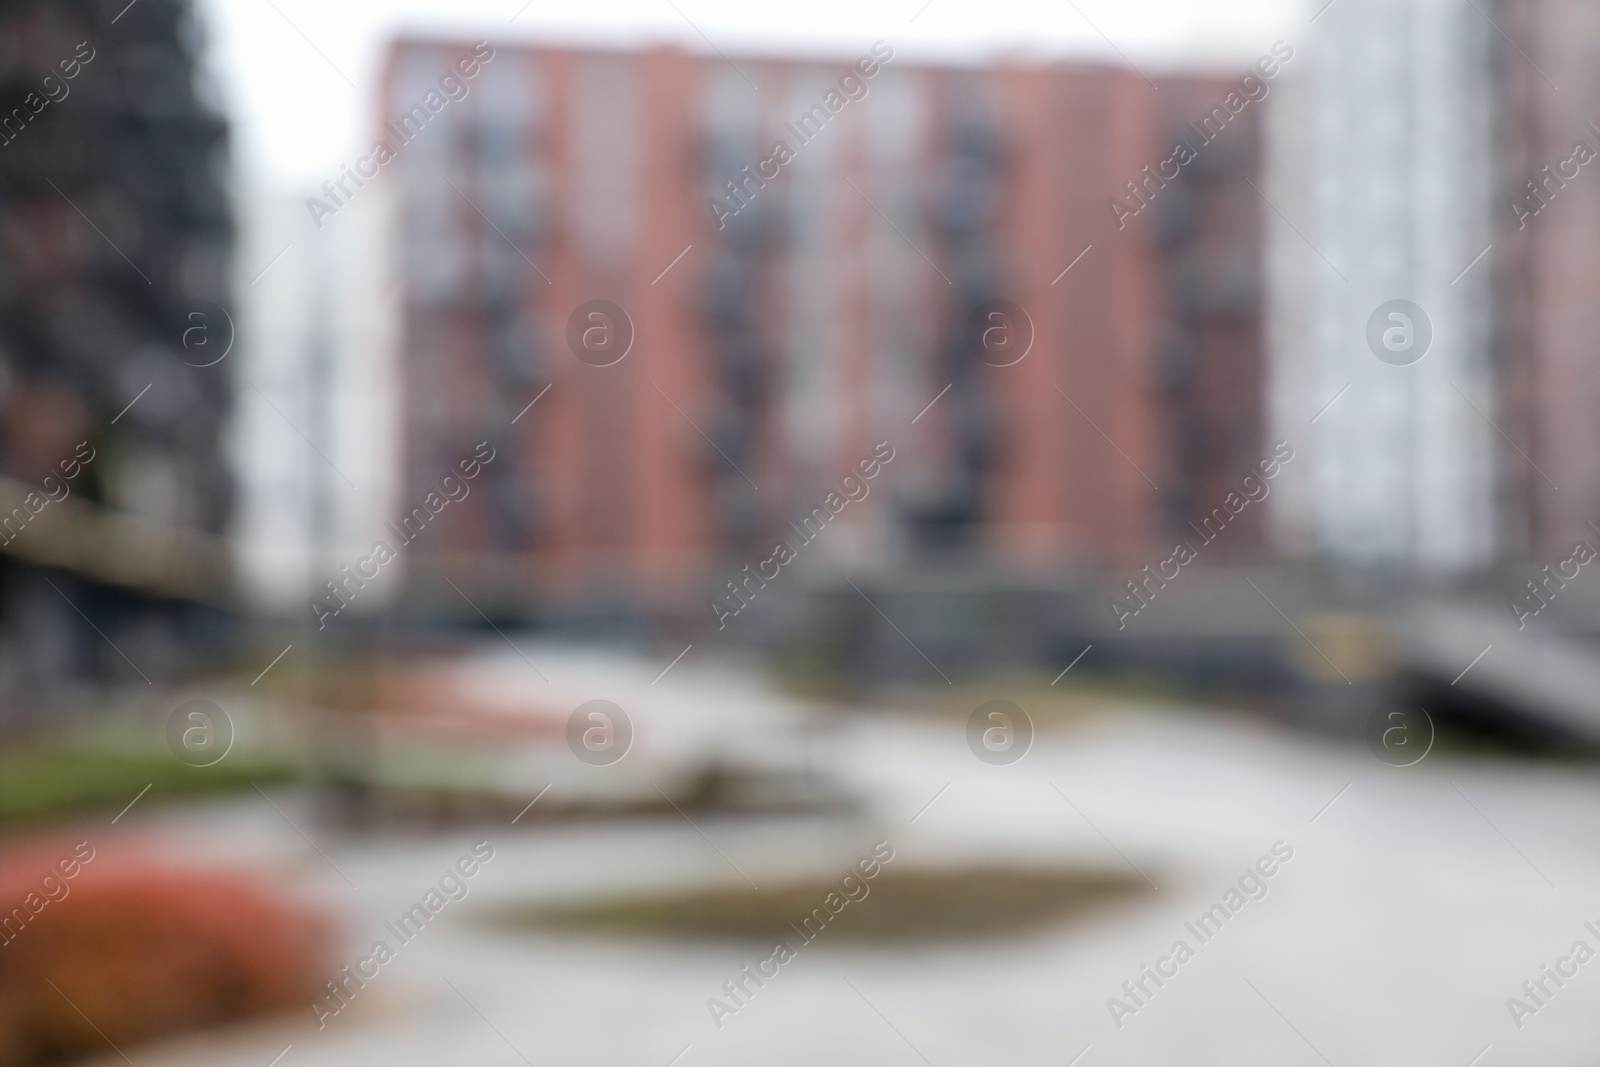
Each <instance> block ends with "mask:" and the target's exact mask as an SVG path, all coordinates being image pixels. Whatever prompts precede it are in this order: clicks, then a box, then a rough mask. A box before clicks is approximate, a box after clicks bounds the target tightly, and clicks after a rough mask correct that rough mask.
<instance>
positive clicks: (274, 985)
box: [0, 847, 329, 1064]
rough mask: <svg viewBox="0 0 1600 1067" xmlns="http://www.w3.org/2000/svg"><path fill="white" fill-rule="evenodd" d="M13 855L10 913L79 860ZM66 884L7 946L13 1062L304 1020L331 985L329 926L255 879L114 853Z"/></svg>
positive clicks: (6, 1059)
mask: <svg viewBox="0 0 1600 1067" xmlns="http://www.w3.org/2000/svg"><path fill="white" fill-rule="evenodd" d="M11 851H12V854H10V855H7V856H5V857H3V858H0V870H3V871H5V872H6V873H5V875H4V876H0V893H3V894H4V895H3V896H0V908H5V909H6V912H5V913H4V914H11V909H12V908H13V907H16V906H19V905H22V904H23V901H24V899H25V898H26V897H27V896H28V894H29V893H30V892H38V891H39V889H40V879H41V878H43V876H44V875H45V874H47V873H49V872H51V871H52V870H53V869H54V868H55V865H56V863H57V861H58V860H60V859H62V858H63V857H67V856H70V855H71V849H70V848H69V847H60V848H57V849H55V850H53V851H50V850H44V849H39V848H37V847H34V848H29V849H26V850H11ZM30 873H31V877H30ZM63 882H64V884H65V885H66V886H67V889H68V891H67V894H66V895H65V896H64V897H62V898H61V899H59V900H55V901H50V902H49V903H47V904H44V905H43V906H42V907H39V904H38V902H39V901H40V900H42V899H44V898H43V894H42V893H41V894H40V895H39V896H36V897H35V898H34V902H35V906H36V907H39V910H38V912H37V914H33V915H31V917H30V919H29V920H28V922H27V924H26V925H25V926H24V927H22V929H21V930H20V932H15V930H14V927H13V931H12V932H10V934H9V936H11V940H9V941H6V942H4V943H3V944H0V1063H5V1064H31V1063H40V1062H47V1061H50V1060H54V1059H61V1058H66V1057H70V1056H77V1055H83V1054H85V1053H90V1052H109V1051H110V1049H109V1048H108V1047H107V1044H106V1042H107V1041H108V1040H109V1041H110V1042H112V1043H114V1044H116V1045H117V1046H119V1047H121V1048H124V1049H126V1048H127V1047H128V1046H129V1045H133V1044H135V1043H137V1042H139V1041H144V1040H149V1039H152V1038H156V1037H160V1036H162V1035H165V1034H170V1033H174V1032H176V1031H180V1030H185V1029H189V1028H191V1027H197V1026H204V1025H207V1024H214V1023H219V1022H224V1021H227V1020H233V1019H242V1018H246V1017H249V1016H253V1015H259V1014H262V1013H267V1012H273V1011H278V1010H283V1009H289V1008H294V1007H303V1006H304V1005H305V1004H306V1003H308V1002H309V1001H310V999H311V998H312V997H313V996H314V995H315V994H316V987H317V986H318V985H319V984H320V982H321V980H322V979H323V978H324V977H325V976H326V965H327V944H328V933H329V928H328V923H327V922H326V920H325V919H324V918H323V917H322V916H321V915H319V914H317V913H314V912H312V911H310V910H308V909H306V908H304V907H301V906H298V905H295V904H291V903H289V902H288V901H286V900H284V899H282V898H280V897H279V896H278V895H276V894H274V893H272V892H270V891H268V890H266V889H265V888H263V887H262V886H261V885H260V884H259V882H258V880H257V879H255V878H252V877H250V876H248V875H245V874H242V873H238V872H231V871H219V870H198V869H184V868H179V867H173V866H163V865H160V864H157V863H154V862H150V861H144V860H139V859H137V858H135V857H132V856H126V857H116V856H109V855H105V854H104V853H103V852H102V853H101V854H100V855H97V856H95V857H94V859H93V860H91V861H90V862H89V863H87V864H85V865H84V866H83V867H82V869H81V870H80V871H78V872H77V874H76V876H75V877H73V878H71V879H65V880H61V881H58V882H55V883H52V889H53V891H54V893H55V894H56V895H60V893H61V890H60V888H59V887H60V885H61V884H63ZM25 910H26V909H25ZM0 917H3V916H0ZM0 939H3V938H0ZM52 983H53V986H54V987H52ZM69 1000H70V1002H69ZM96 1028H98V1030H99V1033H97V1032H96ZM102 1034H103V1035H104V1036H103V1037H102V1036H101V1035H102Z"/></svg>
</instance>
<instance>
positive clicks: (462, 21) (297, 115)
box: [198, 0, 1320, 191]
mask: <svg viewBox="0 0 1600 1067" xmlns="http://www.w3.org/2000/svg"><path fill="white" fill-rule="evenodd" d="M198 3H199V7H200V12H201V17H202V19H203V21H204V24H205V28H206V35H207V40H208V45H209V48H210V58H209V65H210V69H211V72H212V75H213V77H214V78H215V81H216V83H217V86H218V88H219V90H220V92H221V94H222V103H223V105H224V107H225V110H226V111H227V113H228V114H229V116H230V117H231V118H232V119H233V122H234V150H235V152H234V161H235V166H236V167H237V168H238V169H239V171H240V173H241V175H242V176H243V177H245V178H246V180H247V181H248V182H249V183H250V184H251V185H253V186H255V187H256V188H257V189H260V190H263V191H265V190H278V189H284V188H286V187H290V186H300V185H304V184H312V185H315V184H318V183H320V182H321V181H322V180H323V179H324V178H325V177H327V176H328V175H329V174H332V173H335V172H336V171H337V170H338V165H339V164H340V163H341V162H345V161H347V160H348V159H350V158H351V157H352V152H354V151H355V150H357V149H358V148H360V147H361V146H363V145H365V144H366V142H367V141H369V140H370V130H371V127H372V125H373V120H372V115H373V101H374V100H375V96H376V91H375V86H376V79H377V73H378V70H379V65H380V63H381V62H382V57H383V54H384V50H385V49H386V47H387V46H388V43H389V42H390V41H392V40H393V39H394V38H395V37H396V36H398V35H400V34H404V33H413V34H437V35H442V36H450V37H454V38H460V39H467V40H476V39H480V38H486V39H489V40H491V41H494V42H500V41H505V42H508V43H514V42H530V43H532V42H561V43H579V44H589V45H601V46H606V45H613V46H639V45H646V44H653V43H671V44H676V45H679V46H682V47H684V48H686V49H689V50H693V51H699V52H709V51H710V46H708V45H707V43H706V41H707V39H709V40H710V42H711V44H712V45H714V46H715V47H716V48H718V49H720V50H722V51H723V52H726V53H729V54H737V53H752V52H755V53H776V54H793V53H812V54H823V55H835V54H836V55H839V56H841V57H853V56H854V55H855V54H856V53H858V52H860V51H862V50H863V49H864V47H865V46H866V45H868V44H870V43H871V42H872V41H874V40H876V39H878V38H882V39H884V40H886V41H888V42H889V43H890V44H892V45H893V46H894V48H895V51H896V55H897V58H906V59H929V60H942V61H954V62H973V61H983V60H988V59H993V58H996V57H1000V56H1006V55H1019V56H1036V57H1055V56H1069V57H1086V58H1093V59H1099V60H1107V61H1113V62H1116V61H1118V57H1117V53H1116V52H1115V51H1113V48H1112V46H1111V45H1110V44H1108V43H1107V41H1106V38H1110V40H1111V41H1112V42H1115V46H1116V48H1118V49H1120V50H1121V51H1122V52H1123V53H1125V54H1126V56H1127V57H1128V58H1129V59H1130V60H1131V61H1132V62H1133V63H1134V64H1136V65H1137V66H1139V67H1140V68H1141V69H1144V70H1146V71H1147V72H1154V71H1157V70H1165V69H1172V68H1174V67H1188V66H1203V67H1208V68H1217V69H1227V68H1229V67H1232V66H1235V65H1237V66H1240V67H1242V66H1243V65H1244V64H1245V63H1248V62H1250V61H1251V60H1253V59H1254V58H1255V57H1256V56H1258V55H1260V54H1261V53H1263V52H1265V51H1266V49H1267V46H1268V45H1269V44H1271V42H1272V41H1273V40H1274V39H1276V38H1278V37H1283V38H1286V39H1288V40H1289V41H1290V42H1291V43H1293V42H1294V41H1296V40H1297V39H1298V38H1300V37H1303V36H1305V34H1306V33H1308V32H1310V31H1309V28H1308V26H1307V22H1308V10H1309V9H1308V7H1307V0H1070V2H1069V0H1048V2H1044V0H931V2H930V3H927V4H926V6H925V7H924V0H801V2H795V0H582V2H574V0H531V2H527V3H525V0H198ZM1074 6H1075V7H1076V10H1074ZM1319 6H1320V5H1319ZM675 7H676V10H675V9H674V8H675ZM519 9H521V10H520V13H519ZM919 9H921V10H920V13H919ZM913 16H915V21H913ZM691 23H692V25H691ZM1102 33H1104V35H1105V36H1104V37H1102V36H1101V34H1102ZM702 34H703V35H704V36H702ZM319 51H320V52H321V53H322V54H321V55H319V54H318V52H319ZM324 57H326V58H324ZM335 68H337V71H336V70H335ZM346 78H348V79H349V82H353V83H354V85H355V87H354V88H352V87H351V85H350V84H349V83H347V82H346V80H345V79H346ZM356 154H359V152H356Z"/></svg>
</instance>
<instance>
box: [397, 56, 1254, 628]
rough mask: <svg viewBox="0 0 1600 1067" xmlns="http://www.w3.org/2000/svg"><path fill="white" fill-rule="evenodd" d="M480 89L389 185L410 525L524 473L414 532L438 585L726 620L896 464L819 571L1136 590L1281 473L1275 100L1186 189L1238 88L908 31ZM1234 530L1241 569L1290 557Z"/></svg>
mask: <svg viewBox="0 0 1600 1067" xmlns="http://www.w3.org/2000/svg"><path fill="white" fill-rule="evenodd" d="M471 51H472V49H471V46H470V45H468V44H464V43H461V44H447V43H434V42H427V43H424V42H416V41H407V42H402V43H400V44H398V45H396V46H395V48H394V51H393V53H392V56H391V59H390V62H389V66H388V70H387V76H386V79H385V86H384V91H383V116H382V118H383V121H384V122H386V123H392V122H393V121H394V120H395V118H396V116H400V115H404V114H407V113H414V112H413V109H414V107H415V106H416V105H419V104H422V105H424V112H423V114H424V116H425V117H427V116H428V112H427V111H426V107H427V99H428V93H429V91H430V89H431V88H433V87H434V86H437V85H439V84H440V79H441V76H442V74H445V73H447V72H449V71H450V70H451V69H452V67H453V65H454V64H455V63H456V62H457V60H458V59H459V58H460V57H462V56H466V55H469V54H470V53H471ZM460 80H461V81H463V82H464V83H465V86H466V90H467V91H466V95H465V96H464V97H461V98H459V99H456V98H454V96H455V93H454V91H453V92H452V94H451V96H452V98H451V99H448V100H445V99H444V98H442V97H439V96H438V94H435V98H436V100H437V102H438V103H439V104H440V106H439V108H438V109H437V110H436V111H434V112H432V113H431V117H427V121H426V125H425V126H424V127H423V128H421V129H419V130H415V131H412V130H411V129H410V128H409V127H408V128H407V132H408V133H409V134H410V136H411V139H410V140H409V141H408V142H406V143H405V144H404V145H403V146H402V147H399V148H398V150H397V151H396V153H395V157H396V158H395V159H394V161H393V162H391V163H388V164H386V169H387V170H389V171H391V172H393V176H392V178H390V179H389V181H390V185H389V186H388V189H389V193H388V194H387V195H390V196H391V197H392V198H393V218H394V223H395V237H396V246H395V251H396V262H397V263H398V265H399V272H398V276H397V277H396V279H395V280H396V283H397V291H398V296H399V301H398V305H399V314H400V321H399V323H398V325H399V329H398V337H399V349H400V350H399V354H398V358H399V365H400V367H401V378H402V381H403V382H404V388H405V402H404V416H403V424H402V428H401V429H402V435H403V440H404V448H405V457H404V470H405V473H404V477H403V479H402V482H403V486H404V487H403V489H402V493H403V496H402V499H400V500H398V501H396V502H395V505H396V512H397V515H398V514H403V513H405V512H408V511H410V510H411V508H413V507H414V506H416V505H418V504H419V503H421V501H422V500H423V498H424V497H425V495H426V494H427V493H428V492H429V491H430V490H431V489H433V488H434V487H435V485H436V484H437V483H438V481H439V478H440V477H441V476H442V475H443V474H444V473H446V472H447V471H448V470H449V468H450V467H452V466H453V465H454V464H455V463H456V461H457V460H458V459H460V458H462V457H466V456H468V455H470V454H471V453H472V451H473V447H474V445H475V444H476V443H477V442H479V441H483V440H488V441H489V442H490V443H491V445H492V447H493V448H494V449H495V450H496V458H495V460H494V461H492V462H491V463H489V464H488V465H487V466H486V467H485V471H484V474H483V476H482V477H480V478H479V479H478V481H477V482H476V484H475V486H474V492H473V493H472V494H471V495H470V496H469V497H468V498H467V499H466V500H464V501H462V502H461V503H460V504H459V505H452V508H453V509H454V510H455V512H456V513H455V514H454V515H453V516H452V517H451V518H450V520H449V521H448V522H447V523H443V524H440V527H439V529H438V530H437V531H436V533H430V534H429V536H428V538H422V539H419V540H418V541H417V542H416V544H415V545H414V546H411V547H410V548H408V549H407V551H408V552H409V553H410V556H409V558H408V562H407V567H408V574H409V575H410V578H409V586H410V588H411V589H412V590H413V592H416V593H427V594H438V593H439V591H440V590H443V595H446V596H451V597H454V596H455V594H454V593H452V592H450V591H449V587H448V586H446V585H444V583H443V581H442V578H443V577H445V576H446V575H448V576H449V577H451V578H452V580H454V581H456V582H457V584H458V585H461V587H462V588H463V589H464V590H468V591H473V590H475V591H476V593H475V597H476V596H477V595H481V596H484V597H486V598H488V599H489V600H491V601H492V602H494V603H495V604H496V605H498V606H500V607H501V609H502V610H505V611H507V612H509V613H516V612H522V611H526V610H532V609H534V608H536V607H539V606H542V605H560V604H563V603H569V602H573V601H575V600H577V599H580V598H581V599H584V600H585V601H587V602H589V603H614V604H615V605H616V606H617V607H618V608H619V609H632V608H639V607H646V608H648V607H666V606H673V605H676V606H683V605H686V604H693V603H694V602H695V601H696V600H697V599H703V596H704V593H705V591H706V590H707V589H709V588H711V587H713V586H715V585H718V584H721V581H722V579H724V578H726V577H730V576H731V575H732V574H733V573H735V572H738V571H739V569H740V568H741V567H742V566H744V565H745V564H746V563H754V562H755V561H756V560H758V559H760V558H763V557H765V556H766V555H767V554H768V553H769V551H770V549H771V547H772V544H773V542H774V540H775V539H780V538H783V537H785V536H786V534H785V531H786V530H788V529H791V528H792V527H790V525H789V524H791V523H793V522H796V521H798V520H799V519H800V518H801V517H802V516H805V515H807V514H811V513H812V512H813V509H815V508H817V507H819V506H822V505H823V502H824V500H825V498H826V497H827V495H828V493H829V492H830V490H832V489H834V488H835V486H836V484H837V483H838V481H839V479H840V478H841V477H842V476H843V475H844V474H846V473H848V472H850V471H851V470H852V468H854V467H855V465H856V464H857V461H858V460H860V459H861V458H862V457H864V456H866V455H868V454H869V452H870V451H871V449H872V447H873V445H874V443H875V442H878V441H888V442H889V443H890V444H891V445H892V446H893V448H894V449H895V458H894V459H893V461H892V462H890V463H889V464H887V466H886V468H885V471H884V473H883V475H882V476H880V477H879V478H878V479H877V480H876V481H875V482H874V483H873V484H872V486H871V493H870V496H869V498H868V499H866V500H864V501H861V502H859V503H852V504H851V505H850V506H849V507H848V508H846V509H844V510H843V511H842V512H841V513H840V514H839V517H838V519H837V520H836V521H834V522H832V523H831V525H830V526H829V528H828V529H827V531H826V532H825V534H823V535H822V536H819V537H818V538H816V543H815V545H814V546H809V547H807V548H806V549H804V550H803V551H804V552H805V553H806V554H807V555H808V556H816V557H820V558H818V559H815V560H808V562H807V563H806V564H805V566H806V567H808V568H812V570H811V575H812V577H813V578H817V577H819V576H825V575H828V574H837V573H859V572H862V571H867V570H870V571H871V572H872V573H874V574H880V575H881V574H884V573H893V572H895V571H914V570H920V569H925V568H929V567H939V566H946V565H959V566H962V567H970V566H974V565H976V566H979V567H982V568H992V569H993V570H995V572H996V573H1008V572H1009V573H1013V574H1016V573H1020V574H1022V575H1028V576H1032V575H1056V576H1059V575H1061V574H1064V573H1070V572H1072V571H1074V570H1075V569H1079V568H1088V567H1098V566H1110V565H1122V566H1134V567H1136V566H1137V565H1139V564H1142V563H1144V562H1147V561H1148V560H1149V559H1151V558H1154V557H1153V556H1152V553H1154V552H1156V551H1157V550H1158V549H1160V548H1163V547H1170V546H1169V545H1168V542H1169V540H1170V537H1169V535H1170V534H1172V533H1174V532H1176V531H1177V530H1180V529H1183V528H1184V527H1185V524H1186V522H1187V521H1188V520H1190V519H1192V518H1195V517H1197V516H1198V515H1200V514H1203V513H1205V512H1207V511H1209V509H1210V508H1211V507H1212V506H1214V505H1216V504H1218V503H1220V500H1221V497H1222V495H1223V494H1224V493H1225V492H1226V489H1227V486H1228V485H1229V484H1230V483H1231V482H1232V481H1233V480H1235V479H1236V478H1237V476H1238V474H1240V473H1243V472H1244V471H1245V470H1246V469H1248V467H1249V466H1250V464H1251V463H1253V462H1254V460H1255V459H1257V458H1259V454H1260V452H1261V447H1262V446H1261V442H1260V440H1259V438H1260V431H1259V423H1260V416H1259V412H1260V392H1261V385H1260V379H1261V371H1260V363H1261V353H1260V333H1259V327H1258V314H1257V307H1256V303H1257V298H1256V289H1257V287H1258V277H1257V275H1258V269H1259V256H1258V253H1257V245H1258V241H1257V227H1258V224H1259V220H1258V216H1259V213H1260V211H1261V210H1262V208H1261V205H1260V204H1259V202H1258V201H1257V200H1256V199H1255V195H1256V194H1255V193H1254V191H1253V190H1251V189H1250V187H1249V186H1248V185H1247V184H1245V183H1244V182H1243V181H1242V180H1241V179H1242V177H1244V176H1246V175H1248V174H1251V173H1253V168H1254V167H1255V165H1256V164H1255V160H1256V153H1257V149H1256V144H1255V129H1256V125H1255V111H1254V109H1252V110H1250V111H1247V112H1246V113H1244V114H1243V115H1242V116H1240V117H1239V119H1238V121H1237V122H1236V123H1235V124H1234V126H1233V127H1231V128H1229V129H1228V130H1227V131H1225V132H1224V133H1223V134H1221V135H1219V136H1218V138H1217V141H1216V143H1215V144H1212V145H1208V146H1206V147H1205V148H1204V149H1202V150H1201V152H1200V154H1199V156H1200V158H1199V159H1198V160H1197V161H1196V163H1195V164H1194V165H1192V166H1186V167H1184V168H1183V169H1182V171H1181V173H1179V174H1178V175H1177V176H1176V177H1171V178H1170V179H1168V178H1161V177H1159V176H1156V177H1151V175H1152V170H1151V168H1157V169H1159V167H1160V164H1161V163H1162V161H1163V160H1166V159H1168V158H1169V157H1170V156H1171V155H1172V146H1173V142H1174V139H1175V138H1178V137H1186V136H1190V135H1189V134H1188V133H1186V132H1185V131H1184V129H1183V123H1184V122H1186V121H1198V120H1199V119H1200V117H1201V116H1202V115H1204V114H1205V113H1206V112H1207V111H1208V110H1209V109H1210V108H1211V107H1212V106H1213V105H1214V104H1216V103H1217V102H1218V101H1219V100H1221V99H1222V98H1223V96H1224V95H1225V93H1226V92H1227V90H1228V88H1229V83H1228V82H1226V81H1222V80H1211V79H1188V80H1173V81H1169V82H1165V83H1163V85H1162V90H1163V91H1162V92H1160V93H1158V92H1156V91H1155V89H1154V88H1153V87H1152V86H1151V85H1150V84H1148V83H1147V82H1146V81H1145V80H1144V79H1143V78H1142V77H1141V76H1140V75H1138V74H1137V73H1134V72H1132V71H1126V70H1119V69H1111V68H1105V67H1098V66H1087V65H1085V66H1015V67H1013V66H1005V67H999V68H995V69H988V70H964V69H940V68H934V67H928V66H919V65H915V64H912V63H910V62H907V61H906V60H904V59H902V58H900V57H895V56H893V54H892V49H891V48H889V47H888V46H885V45H882V44H880V45H878V46H876V47H875V48H874V49H873V51H864V52H863V55H862V56H861V57H859V58H845V59H842V60H841V61H839V62H837V63H823V62H813V61H799V60H789V59H770V58H748V57H735V58H733V59H731V60H724V59H723V58H721V57H718V56H709V57H708V56H699V55H689V54H685V53H682V52H679V51H674V50H667V49H661V50H655V51H646V52H639V53H606V52H587V51H575V50H569V49H560V48H549V49H545V48H538V49H526V48H515V49H514V48H507V47H501V48H499V49H498V50H497V51H495V52H494V54H493V57H492V58H490V59H488V60H487V61H485V62H483V63H482V64H481V66H479V67H478V69H477V70H476V71H475V73H474V75H473V77H472V78H471V79H464V78H463V79H460ZM757 86H759V91H758V90H757V88H756V87H757ZM1191 112H1192V113H1191ZM413 125H416V123H413ZM394 130H395V128H394V127H392V126H388V127H384V129H383V136H385V137H388V138H392V137H393V131H394ZM780 141H781V142H782V143H783V145H784V147H785V149H786V151H779V150H778V149H777V147H776V142H780ZM1135 186H1137V189H1138V191H1139V192H1138V197H1137V198H1136V197H1135ZM1113 197H1120V198H1122V202H1123V203H1124V204H1125V205H1139V204H1141V203H1144V202H1147V204H1148V206H1147V207H1141V208H1140V210H1139V211H1138V213H1137V215H1136V216H1133V217H1128V215H1127V213H1126V212H1124V213H1123V215H1124V217H1123V218H1121V219H1119V217H1118V212H1117V211H1116V210H1114V209H1113V207H1112V205H1111V200H1112V198H1113ZM596 300H605V301H610V302H611V303H612V304H614V305H615V306H616V307H618V308H620V309H622V311H623V312H625V316H619V315H617V314H616V313H615V311H613V310H610V309H605V308H602V309H601V310H599V311H598V312H596V313H597V314H599V315H600V317H599V318H593V317H592V316H591V314H590V313H591V312H594V311H595V309H594V308H593V307H585V305H588V304H589V303H590V302H592V301H596ZM996 301H1004V302H1008V303H1005V304H995V303H994V302H996ZM1018 308H1020V309H1021V313H1020V314H1019V313H1018V312H1017V310H1016V309H1018ZM995 314H998V316H999V317H995ZM585 331H589V332H587V333H586V332H585ZM585 338H588V339H589V340H590V341H592V342H593V346H592V349H586V348H585V347H584V345H583V344H582V342H583V340H584V339H585ZM985 338H987V339H988V340H987V342H986V341H985ZM986 343H987V344H988V346H989V347H988V348H985V347H984V346H985V344H986ZM619 353H620V355H619ZM580 357H581V358H580ZM530 404H532V405H533V406H532V407H529V406H528V405H530ZM1229 537H1230V543H1229V544H1228V545H1227V546H1223V547H1219V548H1218V549H1217V550H1216V552H1215V555H1216V556H1217V558H1224V557H1225V556H1226V555H1227V554H1229V553H1232V554H1234V555H1237V554H1239V553H1247V552H1250V551H1253V550H1254V549H1255V548H1256V547H1257V546H1258V544H1259V536H1258V535H1257V534H1256V533H1255V532H1254V530H1253V529H1251V528H1244V529H1240V530H1237V531H1232V532H1230V534H1229ZM723 571H727V572H728V573H727V574H723V573H722V572H723ZM608 595H609V596H610V597H611V598H612V599H609V600H608ZM480 603H481V602H480Z"/></svg>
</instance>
